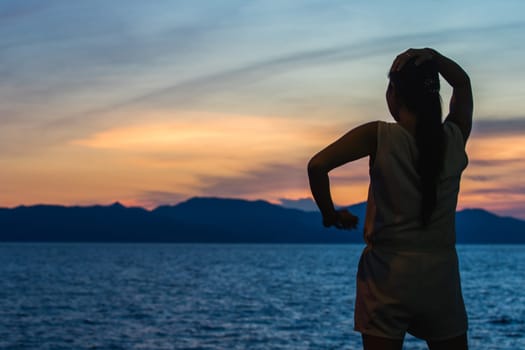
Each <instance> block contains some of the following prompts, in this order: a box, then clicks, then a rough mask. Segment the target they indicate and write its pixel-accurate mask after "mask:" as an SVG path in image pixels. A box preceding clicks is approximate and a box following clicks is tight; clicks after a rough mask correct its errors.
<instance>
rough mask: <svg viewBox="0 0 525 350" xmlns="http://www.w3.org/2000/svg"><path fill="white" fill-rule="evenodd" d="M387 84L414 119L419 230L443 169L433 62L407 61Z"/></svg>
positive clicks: (427, 218)
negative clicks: (419, 195)
mask: <svg viewBox="0 0 525 350" xmlns="http://www.w3.org/2000/svg"><path fill="white" fill-rule="evenodd" d="M389 78H390V82H391V83H392V85H393V87H394V90H395V93H396V95H397V96H398V98H400V99H401V103H402V104H404V106H405V107H406V108H407V109H408V110H409V111H410V112H412V113H414V114H415V115H416V135H415V136H416V145H417V148H418V151H419V158H418V160H417V165H416V169H417V172H418V173H419V175H420V177H421V192H422V197H423V198H422V211H421V220H422V222H423V226H426V225H427V224H428V222H429V221H430V216H431V215H432V212H433V211H434V208H435V207H436V200H437V198H436V197H437V194H436V191H437V189H436V188H437V182H438V180H439V174H440V172H441V169H442V167H443V142H444V140H443V124H442V121H441V114H442V112H441V97H440V95H439V87H440V86H439V74H438V69H437V66H436V64H435V63H434V62H433V61H425V62H423V63H421V64H420V65H416V64H415V59H414V58H413V59H411V60H409V61H408V62H407V63H406V64H405V65H404V66H403V67H402V69H401V70H399V71H394V72H390V74H389Z"/></svg>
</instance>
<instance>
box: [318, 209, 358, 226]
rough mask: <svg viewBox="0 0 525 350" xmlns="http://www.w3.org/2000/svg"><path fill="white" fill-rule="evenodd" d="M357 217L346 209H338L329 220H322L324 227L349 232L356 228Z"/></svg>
mask: <svg viewBox="0 0 525 350" xmlns="http://www.w3.org/2000/svg"><path fill="white" fill-rule="evenodd" d="M357 223H358V217H357V216H355V215H353V214H352V213H350V212H349V211H348V210H347V209H339V210H336V211H335V212H334V215H333V216H332V217H330V218H324V219H323V225H324V226H325V227H330V226H335V227H336V228H338V229H341V230H351V229H355V228H357Z"/></svg>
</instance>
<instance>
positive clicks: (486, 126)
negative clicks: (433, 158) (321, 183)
mask: <svg viewBox="0 0 525 350" xmlns="http://www.w3.org/2000/svg"><path fill="white" fill-rule="evenodd" d="M524 10H525V3H523V2H522V1H504V2H494V1H492V2H487V1H462V2H457V1H418V2H413V1H412V2H409V1H396V2H392V1H374V2H370V1H207V2H205V1H151V2H149V1H120V0H116V1H111V2H108V1H44V0H40V1H28V0H27V1H2V2H1V3H0V28H1V31H2V33H3V35H2V37H0V50H1V55H0V78H1V79H0V97H1V98H2V101H4V103H3V104H2V106H1V107H0V123H1V124H0V125H1V128H0V147H1V149H2V152H1V153H0V165H2V168H3V169H5V170H3V173H2V174H1V175H0V181H1V184H0V191H1V192H3V193H4V194H5V196H4V198H3V199H2V201H1V202H0V205H2V206H14V205H18V204H32V203H41V202H48V203H49V202H53V203H64V204H88V203H107V202H110V201H113V200H121V201H123V202H124V203H129V204H137V205H146V206H149V207H152V206H155V205H158V204H163V203H173V202H177V201H179V200H182V199H184V198H187V197H190V196H193V195H220V196H232V197H243V198H263V199H267V200H271V201H278V200H279V198H288V199H294V198H303V197H306V196H308V189H307V183H306V177H305V172H304V167H305V165H304V164H305V162H306V161H307V160H308V158H309V157H310V156H311V155H312V154H313V153H314V152H316V151H317V150H318V149H319V148H320V147H323V146H324V145H326V144H328V143H330V142H331V141H332V140H333V139H334V138H335V137H337V136H339V135H341V134H342V133H344V132H345V131H346V130H347V129H349V128H351V127H354V126H356V125H358V124H359V123H361V122H365V121H368V120H376V119H381V120H390V118H389V116H388V111H387V109H386V104H385V102H384V90H385V87H386V82H387V81H386V73H387V71H388V68H389V66H390V64H391V62H392V60H393V58H394V57H395V55H396V54H398V53H399V52H401V51H403V50H404V49H406V48H408V47H422V46H431V47H434V48H436V49H438V50H439V51H441V52H442V53H443V54H446V55H448V56H450V57H452V58H454V59H456V60H457V61H458V62H459V63H460V64H461V65H462V66H463V67H464V68H465V69H466V70H467V72H468V73H469V74H470V76H471V79H472V82H473V84H474V95H475V119H476V124H475V131H474V134H473V137H472V140H471V142H470V144H469V154H470V155H471V157H470V158H471V166H470V167H469V169H468V170H467V172H466V173H465V181H464V183H465V186H463V190H462V195H461V199H460V204H461V203H462V204H461V205H463V206H481V207H486V208H488V209H491V210H494V211H497V212H499V213H503V214H509V215H510V214H512V215H518V216H522V217H525V214H523V213H524V212H525V204H524V198H525V188H524V186H523V185H522V183H521V181H519V178H520V177H519V175H521V174H523V171H524V170H525V168H524V167H523V166H522V165H521V164H520V162H519V161H518V160H519V159H521V158H522V156H524V155H525V149H524V143H523V139H522V138H521V135H522V134H523V131H524V130H525V116H524V115H523V109H524V108H523V107H525V106H524V103H523V101H522V97H523V96H525V85H524V84H523V82H524V81H525V71H524V70H523V68H522V66H523V63H522V62H524V59H525V46H524V45H523V36H524V34H525V20H523V16H522V14H523V13H524ZM442 85H443V86H445V85H446V84H442ZM449 95H450V89H448V88H445V89H444V90H443V100H444V104H445V105H446V104H447V101H448V97H449ZM445 110H446V108H445ZM277 129H278V130H277ZM141 130H142V132H141ZM163 130H164V133H163V132H162V131H163ZM168 131H170V133H168ZM210 134H211V135H212V136H210ZM169 135H173V137H172V138H170V136H169ZM240 135H244V136H242V137H241V136H240ZM119 137H120V138H121V139H119ZM175 138H176V139H175ZM123 140H125V142H124V141H123ZM160 140H161V141H160ZM210 140H211V141H210ZM209 142H214V143H215V144H209V145H205V144H206V143H209ZM270 143H271V144H272V147H271V148H268V145H269V144H270ZM498 145H499V146H500V147H502V148H503V147H505V148H504V149H500V148H497V146H498ZM495 147H496V149H495ZM507 147H509V148H508V149H507ZM188 158H191V159H192V160H191V161H189V160H188ZM496 160H497V161H496ZM366 171H367V170H366V166H365V163H363V162H361V163H359V162H358V163H357V164H356V165H355V166H354V167H353V168H352V165H349V166H347V167H344V168H343V169H341V170H340V171H337V172H335V173H334V174H333V175H334V186H335V192H336V194H335V198H336V199H337V200H338V201H339V202H341V203H355V202H359V201H362V200H364V199H365V198H366V197H365V196H364V194H365V192H366V181H367V180H366ZM509 192H510V193H509Z"/></svg>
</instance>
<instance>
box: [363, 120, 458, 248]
mask: <svg viewBox="0 0 525 350" xmlns="http://www.w3.org/2000/svg"><path fill="white" fill-rule="evenodd" d="M443 129H444V138H445V139H444V164H443V168H442V171H441V174H440V176H439V180H438V182H437V188H436V190H437V198H436V207H435V209H434V211H433V213H432V216H431V219H430V221H429V222H428V224H427V225H426V226H425V227H423V226H422V222H421V201H422V197H421V190H420V187H421V180H420V176H419V175H418V172H417V170H416V164H417V159H418V156H419V154H418V150H417V146H416V142H415V139H414V137H413V136H412V135H411V134H410V133H409V132H408V131H407V130H406V129H405V128H403V127H402V126H401V125H399V124H398V123H384V122H379V123H378V130H377V151H376V156H375V160H374V163H373V164H372V165H371V168H370V188H369V194H368V206H367V216H366V222H365V240H366V241H367V242H368V243H369V244H371V245H373V246H380V247H383V248H385V249H394V250H404V251H432V250H440V249H441V248H453V246H454V243H455V210H456V204H457V196H458V191H459V181H460V177H461V173H462V172H463V170H464V169H465V167H466V166H467V161H468V160H467V156H466V153H465V144H464V139H463V136H462V134H461V131H460V129H459V128H458V126H457V125H455V124H454V123H453V122H445V123H444V124H443Z"/></svg>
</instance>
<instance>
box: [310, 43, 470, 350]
mask: <svg viewBox="0 0 525 350" xmlns="http://www.w3.org/2000/svg"><path fill="white" fill-rule="evenodd" d="M439 74H441V75H442V76H443V78H445V80H446V81H447V82H448V83H449V84H450V85H451V86H452V88H453V94H452V98H451V100H450V114H449V115H448V116H447V118H446V119H445V122H444V123H443V122H442V120H441V117H442V116H441V98H440V95H439V88H440V85H439ZM389 78H390V81H389V84H388V88H387V91H386V100H387V104H388V108H389V111H390V113H391V114H392V116H393V117H394V119H395V121H396V122H395V123H385V122H381V121H375V122H370V123H367V124H363V125H361V126H358V127H356V128H355V129H353V130H351V131H349V132H348V133H347V134H345V135H344V136H342V137H341V138H340V139H338V140H337V141H335V142H334V143H332V144H331V145H329V146H328V147H326V148H325V149H323V150H322V151H320V152H319V153H318V154H316V155H315V156H314V157H313V158H312V159H311V160H310V162H309V163H308V175H309V179H310V188H311V191H312V194H313V197H314V199H315V201H316V203H317V205H318V206H319V209H320V211H321V213H322V215H323V224H324V226H326V227H330V226H335V227H337V228H340V229H352V228H355V227H356V226H357V217H355V216H354V215H352V214H351V213H350V212H348V211H347V210H345V209H340V210H336V209H335V208H334V204H333V202H332V199H331V195H330V183H329V178H328V172H329V171H330V170H332V169H334V168H336V167H338V166H341V165H343V164H345V163H348V162H351V161H354V160H356V159H359V158H363V157H366V156H369V157H370V162H369V164H370V169H369V173H370V187H369V192H368V203H367V213H366V219H365V225H364V237H365V241H366V243H367V245H366V247H365V249H364V250H363V253H362V255H361V258H360V261H359V266H358V272H357V296H356V303H355V315H354V316H355V330H357V331H359V332H361V334H362V338H363V346H364V348H365V349H374V350H378V349H401V348H402V346H403V339H404V336H405V334H406V332H408V333H410V334H412V335H414V336H416V337H418V338H421V339H424V340H426V342H427V344H428V347H429V348H430V349H432V350H434V349H447V350H453V349H467V348H468V346H467V335H466V332H467V315H466V311H465V305H464V303H463V297H462V293H461V285H460V277H459V270H458V259H457V254H456V248H455V212H456V204H457V196H458V192H459V182H460V177H461V174H462V172H463V170H464V169H465V168H466V166H467V162H468V160H467V155H466V153H465V143H466V141H467V138H468V136H469V134H470V130H471V125H472V110H473V102H472V90H471V86H470V79H469V77H468V75H467V74H466V73H465V71H464V70H463V69H462V68H461V67H460V66H459V65H458V64H457V63H455V62H454V61H452V60H450V59H449V58H447V57H445V56H443V55H441V54H440V53H438V52H437V51H435V50H433V49H429V48H424V49H409V50H407V51H405V52H403V53H401V54H400V55H398V56H397V57H396V59H395V60H394V62H393V64H392V67H391V69H390V73H389Z"/></svg>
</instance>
